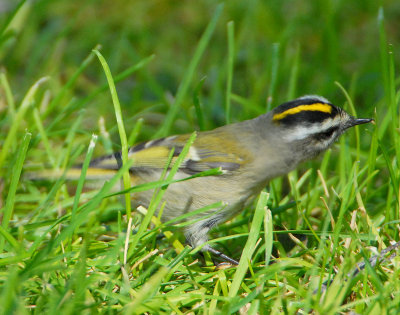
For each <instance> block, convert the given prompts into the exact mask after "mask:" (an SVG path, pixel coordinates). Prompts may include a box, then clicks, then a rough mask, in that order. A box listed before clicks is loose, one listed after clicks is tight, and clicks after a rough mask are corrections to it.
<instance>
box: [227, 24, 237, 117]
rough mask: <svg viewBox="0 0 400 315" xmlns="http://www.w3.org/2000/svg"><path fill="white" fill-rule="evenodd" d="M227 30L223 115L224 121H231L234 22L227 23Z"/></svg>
mask: <svg viewBox="0 0 400 315" xmlns="http://www.w3.org/2000/svg"><path fill="white" fill-rule="evenodd" d="M227 31H228V62H227V65H226V66H227V78H226V94H225V108H226V109H225V115H226V119H225V120H226V123H227V124H230V123H231V94H232V79H233V61H234V56H235V22H233V21H229V22H228V24H227Z"/></svg>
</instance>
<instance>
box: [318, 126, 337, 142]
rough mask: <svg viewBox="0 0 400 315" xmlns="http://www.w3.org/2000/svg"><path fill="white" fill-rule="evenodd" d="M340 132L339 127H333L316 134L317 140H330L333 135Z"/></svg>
mask: <svg viewBox="0 0 400 315" xmlns="http://www.w3.org/2000/svg"><path fill="white" fill-rule="evenodd" d="M336 130H338V127H337V126H334V127H331V128H329V129H327V130H325V131H323V132H319V133H317V134H315V136H314V137H315V138H316V139H317V140H325V139H329V138H330V137H332V135H333V133H334V132H335V131H336Z"/></svg>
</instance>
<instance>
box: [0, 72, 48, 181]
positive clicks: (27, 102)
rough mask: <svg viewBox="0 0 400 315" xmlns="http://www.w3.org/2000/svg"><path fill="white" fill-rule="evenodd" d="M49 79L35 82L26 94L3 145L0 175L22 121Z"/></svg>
mask: <svg viewBox="0 0 400 315" xmlns="http://www.w3.org/2000/svg"><path fill="white" fill-rule="evenodd" d="M47 79H48V77H44V78H41V79H39V80H38V81H36V82H35V84H34V85H32V87H31V88H30V89H29V91H28V93H26V95H25V97H24V99H23V100H22V102H21V106H20V107H19V108H18V110H17V114H16V115H15V119H14V120H13V123H12V125H11V127H10V130H9V131H8V134H7V137H6V139H5V140H4V143H3V148H2V149H1V150H0V175H1V173H2V172H3V171H2V169H3V168H2V166H3V163H4V160H5V159H6V157H7V155H8V154H9V153H10V148H11V145H12V143H13V142H15V141H16V139H15V136H16V133H17V130H18V127H19V126H20V124H21V122H22V120H23V119H24V116H25V114H26V112H27V110H28V108H29V107H30V106H31V105H32V104H33V103H34V97H35V94H36V92H37V90H38V88H39V87H40V85H41V84H42V83H43V82H45V81H47Z"/></svg>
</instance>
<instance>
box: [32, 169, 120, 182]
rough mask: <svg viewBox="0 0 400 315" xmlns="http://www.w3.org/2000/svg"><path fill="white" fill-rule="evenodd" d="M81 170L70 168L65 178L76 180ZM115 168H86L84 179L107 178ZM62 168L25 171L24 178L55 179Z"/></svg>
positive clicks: (113, 173) (59, 174)
mask: <svg viewBox="0 0 400 315" xmlns="http://www.w3.org/2000/svg"><path fill="white" fill-rule="evenodd" d="M81 173H82V170H81V169H80V168H71V169H69V170H67V172H66V173H65V179H66V180H71V181H74V180H78V179H79V178H80V176H81ZM115 173H116V171H115V170H108V169H101V168H88V170H87V172H86V176H85V179H86V180H107V179H110V178H112V177H113V176H114V175H115ZM63 174H64V172H63V171H62V170H50V169H45V170H41V171H32V172H27V173H25V178H28V179H31V180H57V179H59V178H60V177H61V176H63Z"/></svg>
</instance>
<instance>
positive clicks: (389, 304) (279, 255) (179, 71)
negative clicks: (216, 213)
mask: <svg viewBox="0 0 400 315" xmlns="http://www.w3.org/2000/svg"><path fill="white" fill-rule="evenodd" d="M221 3H222V4H218V3H215V1H197V2H196V1H190V2H173V1H159V2H156V1H134V2H132V3H129V4H128V3H127V2H125V1H120V0H116V1H102V2H97V1H83V2H82V1H81V2H79V3H78V2H74V1H66V0H59V1H50V0H39V1H35V2H31V1H26V2H24V1H23V2H21V3H20V5H18V4H17V3H15V4H13V2H12V1H10V2H7V4H5V5H4V7H2V8H1V10H4V12H2V16H3V17H4V19H1V24H0V60H1V69H0V213H1V218H2V219H1V225H0V249H1V250H0V284H1V285H0V310H1V313H16V314H25V313H37V314H41V313H55V312H59V313H62V314H69V313H71V314H72V313H108V314H111V313H118V312H121V313H146V312H147V313H149V314H171V313H176V314H187V313H191V314H194V313H195V314H197V313H202V314H231V313H239V312H242V313H244V312H247V313H248V314H269V313H282V312H283V313H287V314H294V313H296V312H304V313H308V312H310V311H314V312H315V313H321V314H336V313H339V312H344V313H346V312H350V311H353V312H356V313H360V314H380V313H382V314H383V313H390V314H396V313H397V312H398V305H399V303H400V294H399V293H400V281H399V279H400V277H399V273H400V269H399V258H398V257H395V258H394V259H392V260H389V261H385V262H383V263H382V264H380V265H379V264H378V266H376V267H371V266H370V265H368V264H367V267H366V269H365V270H363V271H362V272H361V273H360V274H358V275H357V276H356V277H355V278H354V279H348V277H347V275H348V273H349V272H351V271H352V270H354V268H355V267H356V264H357V263H358V262H362V261H365V260H367V259H369V258H370V257H371V256H373V255H374V254H375V252H376V251H378V252H379V251H381V250H382V249H383V248H385V247H387V246H388V245H390V244H391V242H394V241H398V240H399V222H400V221H399V219H400V218H399V211H400V209H399V202H400V201H399V200H400V197H399V182H400V176H399V175H400V170H399V160H400V135H399V127H400V115H399V101H400V92H399V91H400V90H399V83H400V79H399V76H398V65H399V64H400V57H399V56H400V55H399V47H400V40H399V37H398V31H397V30H398V29H399V26H400V25H399V21H400V4H399V3H398V1H389V0H387V1H380V2H379V3H378V2H377V1H374V0H365V1H353V2H349V1H347V2H346V1H322V0H318V1H309V2H282V1H264V2H262V1H255V0H253V1H239V0H237V1H236V0H233V1H229V2H228V1H226V2H221ZM94 49H95V51H96V53H94V52H93V50H94ZM96 54H97V56H96ZM101 56H103V59H102V60H101V61H102V62H100V61H99V58H100V59H101ZM98 57H99V58H98ZM102 65H103V66H102ZM103 67H105V68H106V69H107V68H109V70H106V71H105V70H103ZM111 74H112V75H111ZM112 82H114V83H115V88H114V87H113V85H114V84H113V83H112ZM110 88H111V93H110ZM304 94H320V95H323V96H325V97H327V98H328V99H330V100H331V101H332V102H333V103H335V104H336V105H338V106H341V107H343V108H345V109H346V110H347V111H348V112H350V113H351V114H353V115H356V116H357V117H365V118H367V117H373V118H374V119H375V121H376V124H375V125H372V124H370V125H368V126H367V125H362V126H358V127H355V128H353V129H352V130H349V131H348V132H347V133H346V134H345V135H343V136H342V137H341V139H340V141H339V142H338V143H337V144H335V145H334V147H333V148H332V149H331V150H329V151H328V152H326V153H325V154H324V155H321V156H320V157H319V158H317V159H316V160H315V161H311V162H307V163H305V164H303V165H302V166H301V167H300V168H299V169H298V170H296V171H294V172H291V173H290V174H289V175H288V176H285V177H283V178H280V179H275V180H273V181H272V182H271V183H270V184H269V185H268V186H267V187H266V191H267V192H268V195H269V198H268V200H267V194H266V193H263V194H262V195H261V196H260V199H258V201H256V202H255V203H254V204H253V205H252V206H250V207H248V208H247V209H243V211H242V213H240V215H238V216H237V217H235V218H234V219H232V220H230V221H229V222H227V223H226V224H223V225H221V226H219V227H218V228H217V229H216V230H214V231H213V232H212V240H211V241H210V244H213V246H216V247H217V248H218V249H220V250H223V251H224V252H225V253H226V254H228V255H230V256H232V257H233V258H235V259H238V260H239V259H240V264H239V266H237V267H233V268H229V269H216V268H215V267H214V266H213V265H212V264H210V261H209V258H208V257H206V261H205V262H204V261H203V260H202V259H200V257H199V255H197V254H196V253H197V252H198V251H199V250H200V249H199V248H197V249H191V248H190V247H189V246H187V245H185V240H184V237H183V235H182V233H179V231H180V230H181V228H182V227H184V225H185V223H179V222H177V221H171V222H160V220H159V218H156V217H154V216H153V215H152V214H153V213H154V212H155V210H156V207H157V206H158V205H159V202H160V200H161V197H162V194H163V191H165V189H167V185H168V184H170V183H173V182H174V180H173V179H172V177H171V176H172V175H167V177H166V178H164V179H162V180H160V181H159V182H156V183H151V184H147V185H144V186H139V187H131V188H128V185H126V186H125V188H126V189H125V190H124V191H122V192H120V193H119V194H118V195H115V193H114V192H112V187H113V185H114V184H115V183H118V182H120V181H121V179H122V178H123V176H124V173H125V174H127V169H128V167H129V165H128V164H127V165H124V167H123V168H122V169H121V170H120V171H119V172H118V174H117V175H116V176H115V177H114V178H113V179H111V180H110V182H108V183H107V184H106V185H105V186H104V187H102V188H101V189H99V190H91V191H86V190H85V189H83V187H84V185H83V184H84V183H83V181H84V178H83V177H82V178H81V179H80V180H79V181H78V182H77V183H76V184H75V185H73V184H71V183H66V182H65V178H64V176H61V177H60V178H59V179H57V180H55V181H54V182H40V181H32V180H30V179H29V177H28V176H24V174H26V172H29V171H30V170H32V169H43V168H51V169H55V170H60V173H61V174H62V173H63V171H64V170H65V169H66V168H68V167H69V166H71V165H74V164H76V163H77V162H83V171H84V172H85V170H86V168H87V165H88V164H87V163H88V162H89V160H90V159H91V158H92V156H93V157H94V156H101V155H102V154H107V153H110V152H112V151H117V150H123V152H126V150H127V146H128V145H132V144H133V143H135V142H139V141H143V140H148V139H152V138H154V137H157V136H165V135H172V134H180V133H192V132H193V131H194V130H210V129H212V128H215V127H217V126H220V125H223V124H225V123H226V122H227V121H228V122H229V121H231V122H236V121H241V120H244V119H249V118H253V117H256V116H257V115H260V114H262V113H264V112H265V111H266V110H267V109H270V108H273V107H274V106H276V105H278V104H280V103H281V102H284V101H286V100H288V99H291V98H294V97H297V96H301V95H304ZM113 104H114V106H113ZM118 104H120V106H118ZM115 117H117V119H115ZM123 129H125V131H123ZM93 134H96V135H97V137H98V138H97V141H96V136H92V135H93ZM193 137H195V136H193ZM193 139H194V138H192V140H193ZM90 143H91V144H90ZM94 144H96V145H94ZM183 154H184V152H183ZM183 156H184V155H182V156H181V157H182V158H183ZM125 177H126V175H125ZM125 182H126V183H127V181H126V179H125ZM71 187H72V188H73V189H72V191H71ZM154 188H156V189H157V190H158V191H159V193H158V194H156V195H155V196H154V200H153V202H152V205H151V206H150V207H149V209H147V212H146V209H140V210H141V211H142V212H143V211H144V212H145V213H144V215H143V214H140V213H139V211H137V210H136V209H132V211H131V216H130V217H129V213H130V210H129V205H128V207H127V204H126V202H125V201H124V200H123V198H121V196H122V195H123V194H128V193H134V192H135V191H139V190H143V189H154ZM220 206H221V205H220V204H214V205H210V206H209V207H208V208H206V209H199V210H198V212H202V211H207V210H209V209H212V208H215V209H218V208H219V207H220ZM265 207H266V208H267V209H270V212H269V211H266V210H265V209H266V208H265ZM185 218H186V219H189V220H190V215H187V217H185ZM272 231H273V232H272ZM161 233H163V234H164V235H165V237H163V238H160V237H159V235H160V234H161ZM304 238H306V239H307V240H306V241H304ZM241 253H243V254H242V255H241ZM266 261H267V262H268V261H269V264H268V263H267V264H266ZM325 281H328V282H327V283H328V287H327V290H326V291H325V292H323V290H322V289H321V288H322V287H323V283H324V282H325ZM330 281H331V282H330Z"/></svg>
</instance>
